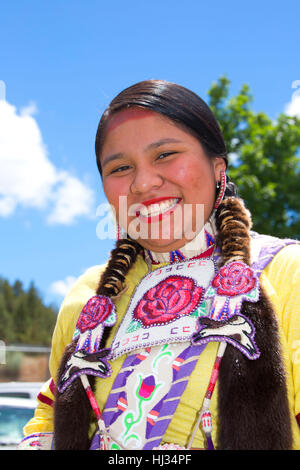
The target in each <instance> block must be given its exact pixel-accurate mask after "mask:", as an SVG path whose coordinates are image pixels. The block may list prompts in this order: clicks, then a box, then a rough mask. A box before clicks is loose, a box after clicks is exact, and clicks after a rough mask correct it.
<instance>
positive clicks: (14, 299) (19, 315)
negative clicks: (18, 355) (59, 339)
mask: <svg viewBox="0 0 300 470" xmlns="http://www.w3.org/2000/svg"><path fill="white" fill-rule="evenodd" d="M56 317H57V312H56V310H55V309H54V308H53V307H51V306H50V307H49V306H45V305H44V304H43V302H42V299H41V298H40V296H39V293H38V291H37V289H36V287H35V286H34V284H33V283H31V285H30V286H29V289H28V290H27V291H25V290H24V289H23V286H22V283H21V282H20V281H16V282H15V283H14V284H13V285H10V283H9V282H8V281H7V280H6V279H2V278H0V339H1V340H2V341H4V342H5V343H17V344H32V345H44V346H49V345H50V343H51V337H52V333H53V329H54V325H55V322H56Z"/></svg>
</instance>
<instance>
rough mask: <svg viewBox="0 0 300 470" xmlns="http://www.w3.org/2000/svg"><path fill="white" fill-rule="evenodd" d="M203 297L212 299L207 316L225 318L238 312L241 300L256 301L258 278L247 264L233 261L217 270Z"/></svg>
mask: <svg viewBox="0 0 300 470" xmlns="http://www.w3.org/2000/svg"><path fill="white" fill-rule="evenodd" d="M204 297H205V298H206V299H209V298H212V299H213V301H212V306H211V309H210V315H209V317H210V318H212V319H213V320H226V319H228V318H231V317H232V316H234V315H238V314H239V312H240V307H241V304H242V301H243V300H248V301H250V302H257V301H258V297H259V286H258V279H257V277H256V276H255V274H254V271H253V269H251V268H250V267H249V266H247V265H246V264H244V263H242V262H241V261H233V262H232V263H229V264H227V265H225V266H223V267H222V268H221V269H220V270H219V272H218V273H217V274H216V276H215V277H214V279H213V280H212V282H211V285H210V286H209V288H208V289H207V291H206V293H205V296H204Z"/></svg>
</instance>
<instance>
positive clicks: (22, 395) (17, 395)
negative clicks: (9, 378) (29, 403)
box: [0, 392, 30, 398]
mask: <svg viewBox="0 0 300 470" xmlns="http://www.w3.org/2000/svg"><path fill="white" fill-rule="evenodd" d="M0 397H14V398H30V393H28V392H0Z"/></svg>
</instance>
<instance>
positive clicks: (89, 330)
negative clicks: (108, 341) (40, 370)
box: [57, 295, 116, 393]
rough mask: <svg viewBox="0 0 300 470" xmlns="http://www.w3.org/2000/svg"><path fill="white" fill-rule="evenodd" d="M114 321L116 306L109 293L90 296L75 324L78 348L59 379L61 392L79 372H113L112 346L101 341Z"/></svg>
mask: <svg viewBox="0 0 300 470" xmlns="http://www.w3.org/2000/svg"><path fill="white" fill-rule="evenodd" d="M115 322H116V311H115V306H114V304H113V303H112V301H111V299H110V298H109V297H106V296H104V295H95V296H94V297H91V298H90V299H89V300H88V302H87V303H86V304H85V306H84V307H83V309H82V310H81V313H80V316H79V319H78V321H77V324H76V330H75V333H74V336H73V340H76V339H77V343H76V348H75V351H74V353H73V354H72V356H71V357H70V359H69V360H68V362H67V364H66V367H65V370H64V373H63V374H62V377H61V378H60V381H59V383H58V386H57V388H58V391H59V392H61V393H62V392H64V390H65V389H66V388H67V387H68V386H69V385H70V384H71V383H72V382H73V380H75V379H76V378H78V377H79V376H80V375H93V376H96V377H108V376H109V375H110V374H111V366H110V365H109V363H108V357H109V354H110V349H109V348H107V349H100V344H101V338H102V335H103V331H104V328H105V327H106V326H113V325H114V324H115Z"/></svg>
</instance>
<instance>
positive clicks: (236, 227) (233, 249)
mask: <svg viewBox="0 0 300 470" xmlns="http://www.w3.org/2000/svg"><path fill="white" fill-rule="evenodd" d="M251 226H252V222H251V216H250V213H249V211H248V210H247V209H246V207H245V205H244V202H243V201H242V199H239V198H237V197H228V198H226V199H225V200H224V201H223V202H222V203H221V204H220V206H219V207H218V209H217V211H216V227H217V230H218V235H217V245H218V247H219V248H220V250H221V256H222V264H228V263H229V262H231V261H236V260H240V261H243V262H244V263H245V264H248V265H249V264H250V233H249V231H250V229H251Z"/></svg>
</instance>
